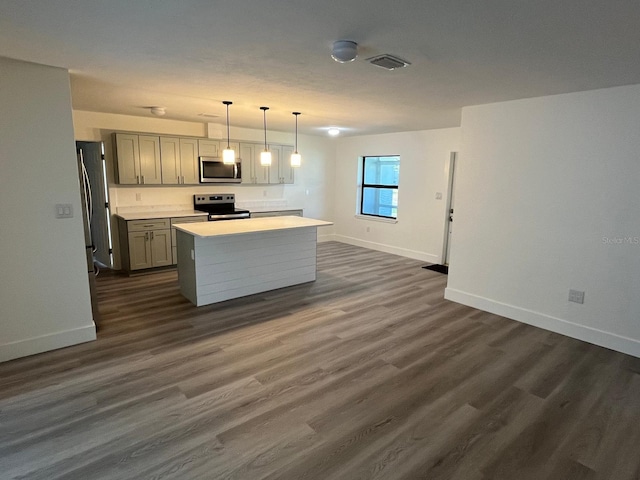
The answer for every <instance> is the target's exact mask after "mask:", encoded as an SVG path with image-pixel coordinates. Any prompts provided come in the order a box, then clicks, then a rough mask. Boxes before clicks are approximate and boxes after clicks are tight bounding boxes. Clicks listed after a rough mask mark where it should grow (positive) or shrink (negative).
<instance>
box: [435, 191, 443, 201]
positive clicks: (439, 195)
mask: <svg viewBox="0 0 640 480" xmlns="http://www.w3.org/2000/svg"><path fill="white" fill-rule="evenodd" d="M436 200H442V192H436Z"/></svg>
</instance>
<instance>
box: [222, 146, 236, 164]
mask: <svg viewBox="0 0 640 480" xmlns="http://www.w3.org/2000/svg"><path fill="white" fill-rule="evenodd" d="M222 163H226V164H227V165H233V164H234V163H236V152H235V150H233V149H231V148H225V149H224V150H223V151H222Z"/></svg>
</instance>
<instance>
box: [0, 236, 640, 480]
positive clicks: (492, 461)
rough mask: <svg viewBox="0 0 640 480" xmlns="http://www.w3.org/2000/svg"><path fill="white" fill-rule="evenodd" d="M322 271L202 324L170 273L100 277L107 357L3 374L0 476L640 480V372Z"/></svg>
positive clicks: (372, 270)
mask: <svg viewBox="0 0 640 480" xmlns="http://www.w3.org/2000/svg"><path fill="white" fill-rule="evenodd" d="M318 261H319V266H318V279H317V281H316V282H314V283H311V284H305V285H299V286H295V287H290V288H285V289H281V290H277V291H274V292H269V293H265V294H260V295H254V296H251V297H246V298H243V299H237V300H232V301H228V302H225V303H222V304H218V305H212V306H207V307H200V308H196V307H194V306H193V305H191V304H190V303H189V302H188V301H187V300H185V299H184V298H182V297H181V296H180V294H179V292H178V286H177V280H176V279H177V275H176V272H175V271H165V272H162V273H157V274H152V275H143V276H136V277H125V276H121V275H117V274H113V275H104V276H101V277H99V279H98V289H99V300H100V310H101V312H102V316H103V320H102V326H101V329H100V332H99V339H98V341H96V342H92V343H88V344H83V345H78V346H75V347H70V348H66V349H63V350H58V351H54V352H49V353H45V354H41V355H36V356H33V357H29V358H24V359H19V360H15V361H12V362H7V363H4V364H0V478H2V479H18V478H20V479H34V480H35V479H42V480H44V479H46V480H54V479H62V478H64V479H90V480H99V479H118V480H120V479H157V480H159V479H192V478H201V479H219V478H225V479H261V478H265V479H287V480H288V479H323V480H324V479H348V480H354V479H373V478H376V479H385V480H386V479H389V480H394V479H430V480H435V479H459V480H489V479H494V480H497V479H510V480H516V479H536V480H544V479H553V480H556V479H557V480H570V479H615V480H627V479H629V480H630V479H636V480H637V479H639V478H640V359H636V358H633V357H629V356H625V355H623V354H620V353H616V352H612V351H609V350H606V349H604V348H600V347H596V346H593V345H589V344H586V343H583V342H580V341H577V340H573V339H570V338H566V337H563V336H560V335H557V334H554V333H551V332H547V331H544V330H540V329H537V328H534V327H531V326H528V325H524V324H520V323H517V322H514V321H510V320H507V319H504V318H501V317H498V316H495V315H491V314H488V313H484V312H480V311H477V310H474V309H472V308H468V307H465V306H462V305H458V304H455V303H451V302H448V301H446V300H444V299H443V294H444V287H445V284H446V278H447V277H446V276H444V275H441V274H439V273H435V272H432V271H428V270H425V269H422V268H420V267H421V266H422V265H423V264H422V263H421V262H417V261H414V260H410V259H406V258H402V257H397V256H393V255H389V254H385V253H380V252H375V251H371V250H366V249H362V248H358V247H353V246H349V245H345V244H340V243H335V242H330V243H323V244H320V245H319V247H318Z"/></svg>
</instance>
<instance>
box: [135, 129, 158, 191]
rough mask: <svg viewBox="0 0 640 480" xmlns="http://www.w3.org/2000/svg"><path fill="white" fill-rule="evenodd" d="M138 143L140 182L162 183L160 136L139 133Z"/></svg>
mask: <svg viewBox="0 0 640 480" xmlns="http://www.w3.org/2000/svg"><path fill="white" fill-rule="evenodd" d="M138 144H139V146H140V183H141V184H142V185H160V184H161V183H162V167H161V164H160V137H156V136H152V135H139V136H138Z"/></svg>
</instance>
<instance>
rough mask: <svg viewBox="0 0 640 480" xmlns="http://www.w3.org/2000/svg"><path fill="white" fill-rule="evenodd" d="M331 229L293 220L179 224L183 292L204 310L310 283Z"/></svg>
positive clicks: (314, 222)
mask: <svg viewBox="0 0 640 480" xmlns="http://www.w3.org/2000/svg"><path fill="white" fill-rule="evenodd" d="M327 225H332V223H331V222H325V221H323V220H315V219H312V218H303V217H295V216H281V217H268V218H248V219H244V220H227V221H221V222H202V223H192V224H182V225H180V224H178V225H175V228H176V230H177V241H178V279H179V282H180V292H181V293H182V295H184V296H185V297H186V298H188V299H189V300H190V301H191V302H192V303H194V304H195V305H197V306H201V305H208V304H211V303H217V302H222V301H225V300H230V299H232V298H238V297H244V296H247V295H253V294H255V293H260V292H266V291H268V290H275V289H277V288H283V287H288V286H291V285H297V284H299V283H306V282H312V281H314V280H315V279H316V245H317V229H318V227H322V226H327Z"/></svg>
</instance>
